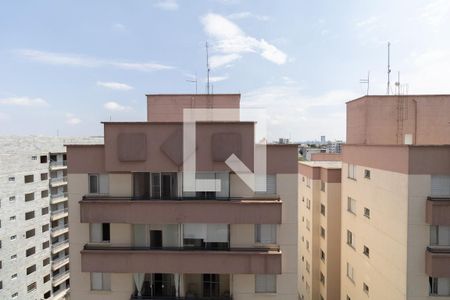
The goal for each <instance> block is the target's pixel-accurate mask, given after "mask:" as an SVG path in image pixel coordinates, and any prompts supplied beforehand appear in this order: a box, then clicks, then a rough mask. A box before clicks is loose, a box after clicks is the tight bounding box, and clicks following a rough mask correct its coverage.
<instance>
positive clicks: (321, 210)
mask: <svg viewBox="0 0 450 300" xmlns="http://www.w3.org/2000/svg"><path fill="white" fill-rule="evenodd" d="M320 213H321V214H322V216H325V205H324V204H320Z"/></svg>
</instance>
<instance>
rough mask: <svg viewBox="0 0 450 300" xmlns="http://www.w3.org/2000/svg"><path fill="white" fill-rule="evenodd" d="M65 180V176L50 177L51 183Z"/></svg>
mask: <svg viewBox="0 0 450 300" xmlns="http://www.w3.org/2000/svg"><path fill="white" fill-rule="evenodd" d="M63 182H67V176H61V177H54V178H50V183H51V184H56V183H63Z"/></svg>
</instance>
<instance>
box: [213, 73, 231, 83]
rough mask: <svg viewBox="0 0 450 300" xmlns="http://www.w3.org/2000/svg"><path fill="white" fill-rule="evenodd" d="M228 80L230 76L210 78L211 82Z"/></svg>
mask: <svg viewBox="0 0 450 300" xmlns="http://www.w3.org/2000/svg"><path fill="white" fill-rule="evenodd" d="M227 79H228V75H225V76H211V77H209V82H219V81H224V80H227Z"/></svg>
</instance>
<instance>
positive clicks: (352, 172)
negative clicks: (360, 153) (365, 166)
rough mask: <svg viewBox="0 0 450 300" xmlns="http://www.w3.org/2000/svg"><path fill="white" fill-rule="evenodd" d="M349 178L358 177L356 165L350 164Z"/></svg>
mask: <svg viewBox="0 0 450 300" xmlns="http://www.w3.org/2000/svg"><path fill="white" fill-rule="evenodd" d="M348 178H350V179H356V166H355V165H352V164H348Z"/></svg>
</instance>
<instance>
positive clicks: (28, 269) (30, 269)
mask: <svg viewBox="0 0 450 300" xmlns="http://www.w3.org/2000/svg"><path fill="white" fill-rule="evenodd" d="M34 272H36V265H32V266H31V267H28V268H27V275H30V274H31V273H34Z"/></svg>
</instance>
